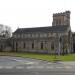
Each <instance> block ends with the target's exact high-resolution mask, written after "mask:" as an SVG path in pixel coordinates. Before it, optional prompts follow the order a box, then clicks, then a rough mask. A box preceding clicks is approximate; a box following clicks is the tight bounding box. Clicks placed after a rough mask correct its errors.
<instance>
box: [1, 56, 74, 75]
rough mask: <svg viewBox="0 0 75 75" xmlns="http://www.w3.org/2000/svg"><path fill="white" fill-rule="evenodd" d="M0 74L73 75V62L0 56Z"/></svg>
mask: <svg viewBox="0 0 75 75" xmlns="http://www.w3.org/2000/svg"><path fill="white" fill-rule="evenodd" d="M0 75H75V62H70V63H69V62H68V63H66V62H57V63H52V62H47V61H42V60H36V59H30V58H20V57H10V56H0Z"/></svg>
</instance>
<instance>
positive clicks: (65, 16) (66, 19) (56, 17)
mask: <svg viewBox="0 0 75 75" xmlns="http://www.w3.org/2000/svg"><path fill="white" fill-rule="evenodd" d="M57 25H69V26H70V11H65V12H61V13H54V14H53V22H52V26H57Z"/></svg>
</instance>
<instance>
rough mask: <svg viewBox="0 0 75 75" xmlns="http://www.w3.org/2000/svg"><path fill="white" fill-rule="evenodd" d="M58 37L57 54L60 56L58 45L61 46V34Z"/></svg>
mask: <svg viewBox="0 0 75 75" xmlns="http://www.w3.org/2000/svg"><path fill="white" fill-rule="evenodd" d="M58 38H59V49H58V55H59V56H60V47H61V34H60V33H59V35H58Z"/></svg>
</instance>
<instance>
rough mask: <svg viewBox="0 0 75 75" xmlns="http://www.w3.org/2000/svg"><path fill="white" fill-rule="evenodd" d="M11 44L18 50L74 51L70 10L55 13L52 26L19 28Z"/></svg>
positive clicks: (64, 52) (53, 52)
mask: <svg viewBox="0 0 75 75" xmlns="http://www.w3.org/2000/svg"><path fill="white" fill-rule="evenodd" d="M11 44H12V50H13V51H16V52H35V53H48V54H67V53H72V52H73V39H72V32H71V26H70V11H65V12H61V13H54V14H53V22H52V26H47V27H36V28H18V29H17V30H16V31H15V32H14V33H13V35H12V40H11Z"/></svg>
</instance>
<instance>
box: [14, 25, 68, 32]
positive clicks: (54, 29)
mask: <svg viewBox="0 0 75 75" xmlns="http://www.w3.org/2000/svg"><path fill="white" fill-rule="evenodd" d="M68 27H69V26H68V25H58V26H48V27H36V28H18V29H17V30H16V31H15V32H14V33H32V32H64V31H66V30H67V28H68Z"/></svg>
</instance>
